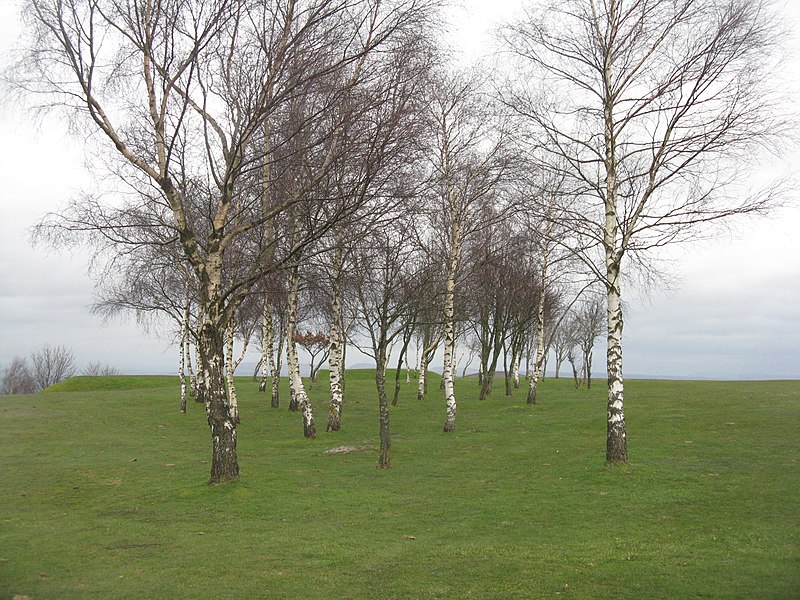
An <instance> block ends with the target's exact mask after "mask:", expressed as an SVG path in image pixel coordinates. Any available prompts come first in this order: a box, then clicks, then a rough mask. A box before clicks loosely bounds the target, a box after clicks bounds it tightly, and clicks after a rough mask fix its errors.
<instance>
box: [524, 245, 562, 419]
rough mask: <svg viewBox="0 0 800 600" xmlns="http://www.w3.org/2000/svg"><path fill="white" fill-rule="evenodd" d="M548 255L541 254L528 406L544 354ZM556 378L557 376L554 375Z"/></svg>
mask: <svg viewBox="0 0 800 600" xmlns="http://www.w3.org/2000/svg"><path fill="white" fill-rule="evenodd" d="M549 257H550V256H549V253H548V251H547V249H545V250H544V252H543V253H542V276H541V283H542V289H541V291H540V292H539V303H538V304H537V306H536V350H535V351H534V353H533V374H532V375H531V376H530V385H529V386H528V400H527V402H528V404H536V392H537V391H538V388H539V379H540V378H541V376H542V364H544V360H545V352H544V345H545V344H544V303H545V298H546V292H547V286H548V283H549V282H548V279H547V268H548V259H549ZM556 376H557V375H556Z"/></svg>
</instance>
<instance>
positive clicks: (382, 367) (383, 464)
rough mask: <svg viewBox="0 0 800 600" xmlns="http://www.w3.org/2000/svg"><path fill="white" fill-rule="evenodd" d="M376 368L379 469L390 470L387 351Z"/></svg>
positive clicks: (380, 356)
mask: <svg viewBox="0 0 800 600" xmlns="http://www.w3.org/2000/svg"><path fill="white" fill-rule="evenodd" d="M378 356H379V358H378V359H377V360H376V365H375V366H376V368H375V386H376V387H377V389H378V405H379V410H380V417H379V420H380V438H381V448H380V454H379V455H378V468H380V469H388V468H389V467H390V466H391V449H392V438H391V435H390V433H389V401H388V398H387V396H386V358H385V349H381V352H379V353H378Z"/></svg>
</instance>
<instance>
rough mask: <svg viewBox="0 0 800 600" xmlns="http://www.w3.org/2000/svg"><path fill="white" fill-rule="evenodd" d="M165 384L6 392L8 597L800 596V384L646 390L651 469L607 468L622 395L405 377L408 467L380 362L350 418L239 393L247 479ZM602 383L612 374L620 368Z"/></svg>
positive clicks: (2, 433)
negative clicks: (386, 403)
mask: <svg viewBox="0 0 800 600" xmlns="http://www.w3.org/2000/svg"><path fill="white" fill-rule="evenodd" d="M176 383H177V382H176V381H175V380H173V379H172V378H166V377H151V378H147V377H119V378H76V379H73V380H70V381H67V382H65V383H62V384H60V385H59V386H58V387H57V388H56V389H54V390H49V391H48V392H47V393H40V394H37V395H34V396H19V397H2V398H0V507H1V508H0V600H5V599H8V600H11V598H12V597H13V596H14V595H16V594H19V595H26V596H29V597H32V598H34V599H37V600H43V599H69V598H98V599H107V598H136V599H144V598H170V599H173V598H212V597H213V598H364V599H372V598H409V599H411V598H413V599H425V598H459V599H460V598H479V599H487V598H498V599H505V598H566V597H570V598H589V599H595V598H614V599H618V598H636V599H643V598H670V599H677V598H747V599H753V598H798V597H800V473H799V472H798V458H800V455H799V454H798V450H799V449H800V382H748V383H736V382H724V383H720V382H668V381H629V382H627V386H626V393H627V396H626V400H627V416H628V424H629V452H630V458H631V463H630V464H629V465H627V466H625V467H607V466H606V465H605V464H604V448H605V423H604V421H605V405H604V398H603V394H604V392H603V389H602V385H598V386H597V387H596V389H592V390H591V391H587V390H585V389H581V390H577V391H576V390H575V389H573V388H572V386H571V383H570V382H569V381H567V380H546V381H545V382H544V384H543V386H542V388H541V392H540V400H541V402H540V404H539V405H537V406H532V407H531V406H526V405H525V404H524V394H523V393H518V394H517V395H516V396H515V397H514V398H513V399H508V398H505V397H504V396H503V395H502V392H500V393H498V392H497V391H496V392H495V396H494V397H493V398H491V399H489V400H487V401H484V402H479V401H477V400H476V397H477V386H476V385H475V383H474V380H463V381H459V382H458V392H459V395H460V398H461V399H460V403H459V413H458V422H457V431H456V432H455V433H454V434H444V433H443V432H442V431H441V427H442V425H443V423H444V406H443V401H442V400H441V399H440V393H439V392H438V390H437V385H436V384H435V382H434V384H433V385H432V393H431V394H430V399H429V400H428V401H425V402H419V401H417V400H416V398H415V396H414V389H413V386H408V387H404V390H403V396H402V397H401V401H400V405H399V406H397V407H395V408H393V410H392V415H391V418H392V423H391V427H392V433H393V453H392V465H393V467H392V469H390V470H387V471H382V470H379V469H376V468H375V465H376V463H377V453H376V452H370V451H367V452H361V453H353V454H345V455H331V456H326V455H323V452H324V451H325V450H326V449H329V448H333V447H336V446H339V445H341V444H351V445H361V444H377V430H378V419H377V399H376V397H375V393H374V388H373V384H372V378H371V374H370V373H368V372H351V373H350V374H349V377H348V381H347V394H346V398H347V399H346V402H347V404H346V406H345V409H344V420H343V426H344V430H343V431H342V432H340V433H337V434H328V433H324V428H325V427H324V426H325V422H326V420H327V417H326V411H325V404H324V398H325V387H326V386H325V385H323V384H322V383H320V384H317V387H316V389H314V390H312V399H313V400H314V401H315V409H316V418H317V423H318V430H320V431H321V433H320V434H319V436H318V438H317V439H316V440H314V441H308V440H305V439H303V437H302V423H301V418H300V416H299V414H296V413H294V414H293V413H289V412H288V411H286V409H285V399H286V398H287V397H288V394H287V393H286V391H285V390H284V396H283V397H282V402H283V403H284V407H282V408H281V409H278V410H274V409H270V408H269V406H268V401H267V400H266V399H265V397H264V396H263V395H259V394H258V392H257V390H256V384H255V383H253V382H251V381H250V380H248V379H241V380H240V381H239V383H238V389H239V395H240V405H241V415H242V423H241V426H240V430H239V460H240V464H241V474H242V478H241V481H239V482H238V483H235V484H229V485H225V486H217V487H211V486H208V485H206V481H207V479H208V475H209V468H210V467H209V462H208V461H209V459H210V434H209V431H208V426H207V424H206V421H205V414H204V411H203V409H202V407H201V406H199V405H196V404H193V403H192V404H190V406H189V414H187V415H180V414H178V410H177V409H178V398H177V385H176ZM600 383H601V384H602V382H600Z"/></svg>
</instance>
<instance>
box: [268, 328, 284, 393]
mask: <svg viewBox="0 0 800 600" xmlns="http://www.w3.org/2000/svg"><path fill="white" fill-rule="evenodd" d="M283 343H284V337H283V336H282V335H279V336H278V348H277V351H276V352H275V356H273V357H271V359H270V365H271V368H272V376H271V377H270V380H271V384H272V400H271V402H270V406H271V407H272V408H278V407H279V406H280V388H281V369H282V368H283ZM270 352H272V346H270Z"/></svg>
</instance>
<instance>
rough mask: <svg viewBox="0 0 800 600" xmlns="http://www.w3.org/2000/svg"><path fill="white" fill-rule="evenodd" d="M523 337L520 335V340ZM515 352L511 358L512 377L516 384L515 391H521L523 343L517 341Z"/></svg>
mask: <svg viewBox="0 0 800 600" xmlns="http://www.w3.org/2000/svg"><path fill="white" fill-rule="evenodd" d="M521 335H522V334H520V336H519V337H520V338H521ZM514 351H515V353H514V355H513V356H512V358H511V369H512V371H511V377H512V380H513V382H514V389H515V390H518V389H519V371H520V365H521V364H522V342H521V341H517V342H516V343H515V344H514Z"/></svg>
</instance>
